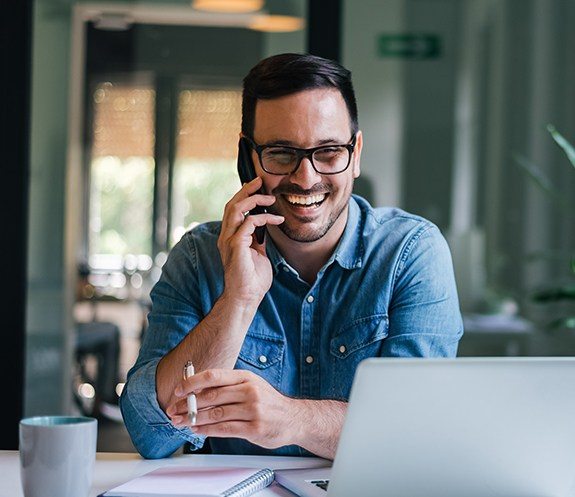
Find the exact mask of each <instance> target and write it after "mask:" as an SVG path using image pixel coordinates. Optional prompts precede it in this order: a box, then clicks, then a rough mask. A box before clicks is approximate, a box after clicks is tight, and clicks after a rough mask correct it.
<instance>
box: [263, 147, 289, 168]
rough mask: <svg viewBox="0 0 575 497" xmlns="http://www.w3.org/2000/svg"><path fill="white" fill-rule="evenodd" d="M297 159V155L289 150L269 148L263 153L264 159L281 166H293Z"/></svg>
mask: <svg viewBox="0 0 575 497" xmlns="http://www.w3.org/2000/svg"><path fill="white" fill-rule="evenodd" d="M295 157H296V153H295V152H294V151H293V150H290V149H289V148H281V147H274V148H268V149H266V150H265V151H264V153H263V159H264V160H266V161H273V162H275V163H279V164H291V163H292V162H293V161H294V159H295Z"/></svg>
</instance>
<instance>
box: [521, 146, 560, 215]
mask: <svg viewBox="0 0 575 497" xmlns="http://www.w3.org/2000/svg"><path fill="white" fill-rule="evenodd" d="M513 158H514V159H515V161H516V162H517V164H518V165H519V166H520V167H521V168H522V169H523V170H524V171H525V172H526V173H527V175H528V177H529V178H530V179H531V180H532V181H533V182H534V183H535V184H536V185H537V186H538V187H539V188H541V190H542V191H543V192H544V193H546V194H547V195H548V196H549V198H550V199H551V200H553V201H554V202H557V203H558V204H559V205H560V206H561V207H563V208H567V202H566V200H565V198H564V197H563V196H562V195H561V194H560V193H559V192H558V191H557V189H556V188H555V187H554V186H553V183H551V181H550V180H549V178H548V177H547V176H545V174H544V173H543V171H542V170H541V169H540V168H539V167H537V166H536V165H535V164H534V163H533V162H531V161H530V160H528V159H527V158H526V157H524V156H522V155H519V154H513Z"/></svg>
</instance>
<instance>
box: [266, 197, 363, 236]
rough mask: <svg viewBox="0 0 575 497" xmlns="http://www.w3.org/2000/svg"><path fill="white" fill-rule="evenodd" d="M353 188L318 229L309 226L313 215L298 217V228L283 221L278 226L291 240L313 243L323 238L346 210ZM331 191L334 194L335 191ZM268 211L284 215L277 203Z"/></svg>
mask: <svg viewBox="0 0 575 497" xmlns="http://www.w3.org/2000/svg"><path fill="white" fill-rule="evenodd" d="M351 190H352V188H350V189H349V191H348V192H347V194H346V195H344V198H343V199H342V202H341V204H338V205H336V206H334V210H332V212H331V213H330V215H329V217H328V219H327V221H326V222H325V223H324V224H322V225H321V226H318V227H317V228H316V229H310V228H309V226H308V223H311V222H313V220H314V218H312V217H309V218H306V217H300V218H298V220H297V223H298V227H297V228H294V227H291V226H290V225H289V224H288V223H287V222H283V223H282V224H280V225H278V228H279V229H280V230H281V231H282V233H284V235H286V236H287V237H288V238H289V239H290V240H293V241H295V242H300V243H311V242H315V241H317V240H319V239H320V238H323V237H324V236H325V235H326V233H327V232H328V231H329V230H330V229H331V228H332V226H333V225H334V224H335V222H336V221H337V220H338V219H339V217H340V216H341V215H342V213H343V212H344V211H345V208H346V207H347V205H348V203H349V199H350V197H351ZM331 193H332V194H333V192H331ZM268 212H271V213H272V214H276V215H280V216H281V215H283V214H282V213H281V212H279V211H278V210H277V209H276V208H275V205H271V206H270V207H268Z"/></svg>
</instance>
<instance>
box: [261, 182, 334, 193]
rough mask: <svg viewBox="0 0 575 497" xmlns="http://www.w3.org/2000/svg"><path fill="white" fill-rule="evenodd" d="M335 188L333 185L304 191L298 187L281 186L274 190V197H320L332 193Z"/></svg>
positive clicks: (319, 185) (320, 185)
mask: <svg viewBox="0 0 575 497" xmlns="http://www.w3.org/2000/svg"><path fill="white" fill-rule="evenodd" d="M332 191H333V187H332V186H331V185H322V184H318V185H314V186H313V187H311V188H310V189H308V190H304V189H303V188H300V187H299V186H297V185H279V186H276V187H275V188H274V189H273V190H272V192H271V193H272V195H302V196H306V195H319V194H322V193H331V192H332Z"/></svg>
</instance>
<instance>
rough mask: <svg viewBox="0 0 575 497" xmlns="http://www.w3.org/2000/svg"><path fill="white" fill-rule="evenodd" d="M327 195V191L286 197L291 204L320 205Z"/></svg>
mask: <svg viewBox="0 0 575 497" xmlns="http://www.w3.org/2000/svg"><path fill="white" fill-rule="evenodd" d="M326 197H327V194H325V193H321V194H318V195H285V199H286V200H287V201H288V202H289V203H290V204H291V205H302V206H306V207H307V206H312V205H313V206H315V205H320V204H321V203H322V202H323V201H324V200H325V198H326Z"/></svg>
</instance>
